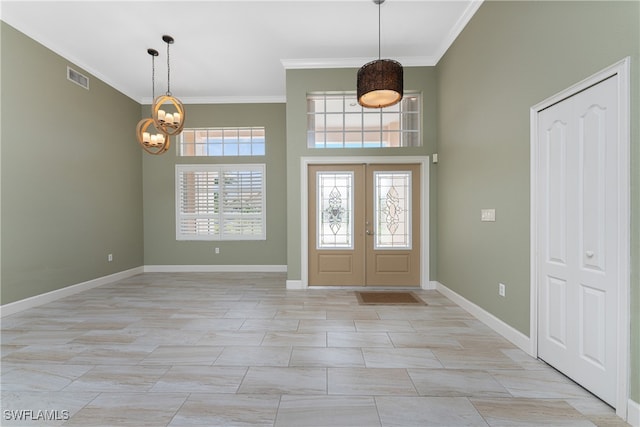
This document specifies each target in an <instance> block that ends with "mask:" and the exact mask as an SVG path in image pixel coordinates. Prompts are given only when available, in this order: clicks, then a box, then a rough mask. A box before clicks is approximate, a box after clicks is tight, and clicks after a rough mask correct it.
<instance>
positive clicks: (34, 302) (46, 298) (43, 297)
mask: <svg viewBox="0 0 640 427" xmlns="http://www.w3.org/2000/svg"><path fill="white" fill-rule="evenodd" d="M143 272H144V268H143V267H135V268H132V269H129V270H125V271H120V272H118V273H114V274H110V275H108V276H103V277H98V278H97V279H92V280H88V281H86V282H82V283H78V284H75V285H70V286H66V287H64V288H61V289H56V290H55V291H51V292H47V293H44V294H40V295H35V296H32V297H29V298H25V299H22V300H20V301H15V302H10V303H9V304H4V305H3V306H1V307H0V317H4V316H9V315H11V314H15V313H18V312H20V311H23V310H27V309H29V308H33V307H37V306H39V305H42V304H47V303H49V302H53V301H56V300H59V299H60V298H65V297H68V296H71V295H74V294H77V293H79V292H82V291H86V290H89V289H93V288H97V287H98V286H102V285H106V284H108V283H113V282H117V281H119V280H124V279H127V278H129V277H132V276H136V275H138V274H142V273H143Z"/></svg>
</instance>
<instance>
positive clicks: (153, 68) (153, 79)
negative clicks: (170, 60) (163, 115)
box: [151, 55, 156, 102]
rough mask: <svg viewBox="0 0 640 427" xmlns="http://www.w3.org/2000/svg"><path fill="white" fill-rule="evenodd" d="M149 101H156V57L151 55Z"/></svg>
mask: <svg viewBox="0 0 640 427" xmlns="http://www.w3.org/2000/svg"><path fill="white" fill-rule="evenodd" d="M151 99H152V101H151V102H153V100H154V99H156V57H155V55H151Z"/></svg>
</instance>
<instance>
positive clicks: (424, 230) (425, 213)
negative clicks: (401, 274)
mask: <svg viewBox="0 0 640 427" xmlns="http://www.w3.org/2000/svg"><path fill="white" fill-rule="evenodd" d="M354 163H363V164H400V163H414V164H419V165H420V180H421V182H420V184H421V186H420V191H421V194H420V220H421V221H422V227H421V229H420V247H421V255H420V287H421V288H422V289H435V287H434V286H432V285H431V283H430V281H429V277H430V276H429V156H397V157H372V156H361V157H357V156H354V157H351V156H344V157H302V158H301V159H300V192H301V193H300V204H301V208H300V263H301V265H300V275H301V288H303V289H307V288H308V287H309V250H308V247H309V246H308V244H309V238H308V236H309V226H310V224H309V215H308V214H309V210H308V206H309V192H308V174H307V169H308V167H309V165H314V164H322V165H330V164H335V165H340V164H354Z"/></svg>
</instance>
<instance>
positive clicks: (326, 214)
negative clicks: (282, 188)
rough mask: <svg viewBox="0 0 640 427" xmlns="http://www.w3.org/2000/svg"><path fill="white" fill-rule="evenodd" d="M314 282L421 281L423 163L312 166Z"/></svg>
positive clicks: (374, 283)
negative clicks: (420, 219)
mask: <svg viewBox="0 0 640 427" xmlns="http://www.w3.org/2000/svg"><path fill="white" fill-rule="evenodd" d="M308 203H309V220H308V224H309V234H308V237H309V246H308V250H309V260H308V261H309V262H308V266H309V285H310V286H330V285H337V286H419V285H420V244H419V243H420V239H419V236H420V221H419V218H420V211H419V208H420V165H415V164H409V165H406V164H398V165H394V164H384V165H382V164H380V165H378V164H369V165H364V164H361V165H355V164H351V165H310V166H309V169H308Z"/></svg>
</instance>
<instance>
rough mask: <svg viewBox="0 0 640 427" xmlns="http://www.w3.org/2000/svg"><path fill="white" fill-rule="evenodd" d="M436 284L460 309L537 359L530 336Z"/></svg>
mask: <svg viewBox="0 0 640 427" xmlns="http://www.w3.org/2000/svg"><path fill="white" fill-rule="evenodd" d="M435 283H436V290H437V291H438V292H440V293H441V294H443V295H444V296H446V297H447V298H449V299H450V300H451V301H453V302H455V303H456V304H458V305H459V306H460V307H462V308H463V309H465V310H466V311H467V312H468V313H470V314H471V315H473V316H474V317H476V318H477V319H478V320H480V321H481V322H482V323H484V324H485V325H487V326H488V327H490V328H491V329H493V330H494V331H495V332H497V333H498V334H500V335H502V336H503V337H504V338H506V339H507V340H509V341H510V342H511V343H512V344H513V345H515V346H517V347H518V348H520V349H521V350H522V351H524V352H525V353H527V354H528V355H529V356H532V357H535V355H533V354H531V342H530V341H531V340H530V338H529V337H528V336H526V335H525V334H523V333H522V332H520V331H518V330H517V329H515V328H514V327H512V326H510V325H508V324H507V323H505V322H503V321H502V320H500V319H498V318H497V317H496V316H494V315H493V314H491V313H489V312H488V311H486V310H485V309H483V308H482V307H480V306H478V305H476V304H474V303H472V302H471V301H469V300H468V299H466V298H464V297H463V296H461V295H459V294H457V293H456V292H454V291H452V290H451V289H449V288H447V287H446V286H445V285H443V284H442V283H440V282H435Z"/></svg>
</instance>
